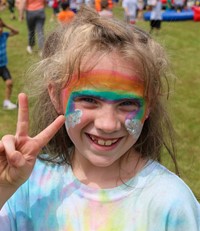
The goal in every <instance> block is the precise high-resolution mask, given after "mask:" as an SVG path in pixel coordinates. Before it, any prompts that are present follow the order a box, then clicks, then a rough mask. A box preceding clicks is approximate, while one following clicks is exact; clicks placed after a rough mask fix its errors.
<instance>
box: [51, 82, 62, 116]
mask: <svg viewBox="0 0 200 231" xmlns="http://www.w3.org/2000/svg"><path fill="white" fill-rule="evenodd" d="M48 92H49V97H50V99H51V102H52V104H53V105H54V108H55V109H56V111H57V113H58V114H59V115H63V114H64V112H63V108H62V105H61V102H60V96H58V94H57V89H56V87H55V85H54V84H52V83H50V84H49V86H48Z"/></svg>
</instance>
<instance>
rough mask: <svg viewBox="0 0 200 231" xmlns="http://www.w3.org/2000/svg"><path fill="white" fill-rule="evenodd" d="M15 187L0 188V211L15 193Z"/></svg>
mask: <svg viewBox="0 0 200 231" xmlns="http://www.w3.org/2000/svg"><path fill="white" fill-rule="evenodd" d="M16 190H17V188H16V187H2V186H0V195H1V197H0V210H1V209H2V207H3V206H4V204H5V203H6V201H7V200H9V198H10V197H11V196H12V195H13V194H14V193H15V192H16Z"/></svg>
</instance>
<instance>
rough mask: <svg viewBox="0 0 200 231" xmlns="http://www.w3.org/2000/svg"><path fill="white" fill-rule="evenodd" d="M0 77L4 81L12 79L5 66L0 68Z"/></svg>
mask: <svg viewBox="0 0 200 231" xmlns="http://www.w3.org/2000/svg"><path fill="white" fill-rule="evenodd" d="M0 76H1V77H2V78H3V80H4V81H6V80H9V79H12V77H11V75H10V71H9V70H8V68H7V67H6V66H3V67H0Z"/></svg>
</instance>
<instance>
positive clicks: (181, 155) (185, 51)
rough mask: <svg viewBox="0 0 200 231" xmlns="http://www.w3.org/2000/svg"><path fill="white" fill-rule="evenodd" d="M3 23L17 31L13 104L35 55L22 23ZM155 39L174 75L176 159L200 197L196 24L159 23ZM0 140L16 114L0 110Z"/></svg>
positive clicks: (11, 46)
mask: <svg viewBox="0 0 200 231" xmlns="http://www.w3.org/2000/svg"><path fill="white" fill-rule="evenodd" d="M114 13H115V15H116V16H117V17H118V18H121V19H123V11H122V9H121V8H120V7H117V8H115V9H114ZM50 15H51V10H50V9H48V10H47V21H46V31H48V30H49V29H51V28H52V27H54V24H50V22H49V18H50ZM0 17H2V18H3V19H4V20H5V22H6V23H7V24H9V25H11V26H13V27H15V28H18V29H19V31H20V34H19V35H17V36H14V37H11V38H9V41H8V57H9V65H8V67H9V69H10V71H11V73H12V76H13V79H14V89H13V95H12V101H14V102H16V101H17V95H18V93H19V92H21V90H22V88H23V82H24V72H25V70H26V69H27V67H28V66H29V64H30V63H31V62H32V61H33V60H35V59H37V58H38V57H37V55H33V56H30V55H28V54H27V53H26V46H27V29H26V24H25V22H19V21H17V20H15V21H12V20H10V18H9V12H8V10H5V11H1V12H0ZM137 25H138V26H139V27H141V28H143V29H144V30H147V31H148V30H149V22H145V21H141V22H137ZM154 37H155V39H156V40H158V41H159V42H161V43H162V44H163V45H164V47H165V48H166V50H167V52H168V54H169V57H170V60H171V63H172V67H173V70H174V74H175V75H176V76H177V81H176V85H175V90H174V92H173V94H172V96H171V98H170V111H171V113H172V119H173V121H174V125H175V129H176V132H177V158H178V162H179V167H180V172H181V174H182V178H183V179H184V181H185V182H186V183H187V184H188V185H189V186H190V187H191V189H192V190H193V192H194V193H195V194H196V195H198V196H199V197H200V180H199V179H200V170H199V167H200V138H199V137H200V136H199V134H200V107H199V102H200V93H199V92H200V68H199V64H200V22H193V21H185V22H163V23H162V29H161V31H160V34H159V35H158V36H155V35H154ZM0 88H1V92H0V103H1V102H2V101H3V97H4V82H3V81H2V80H1V81H0ZM0 118H1V120H0V137H2V136H3V135H4V134H7V133H14V132H15V124H16V119H17V111H4V110H2V109H1V107H0ZM163 161H164V162H163V163H164V165H166V166H167V167H169V168H170V169H172V170H173V168H172V164H171V161H170V160H169V158H167V157H165V156H164V157H163Z"/></svg>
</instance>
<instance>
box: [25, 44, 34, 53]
mask: <svg viewBox="0 0 200 231" xmlns="http://www.w3.org/2000/svg"><path fill="white" fill-rule="evenodd" d="M26 51H27V52H28V53H29V54H32V53H33V50H32V48H31V46H27V48H26Z"/></svg>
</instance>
